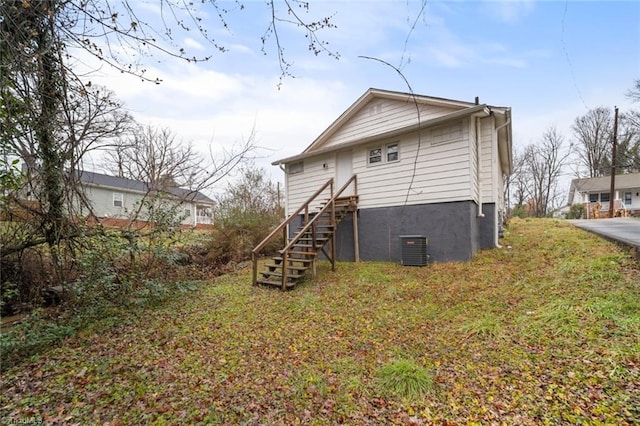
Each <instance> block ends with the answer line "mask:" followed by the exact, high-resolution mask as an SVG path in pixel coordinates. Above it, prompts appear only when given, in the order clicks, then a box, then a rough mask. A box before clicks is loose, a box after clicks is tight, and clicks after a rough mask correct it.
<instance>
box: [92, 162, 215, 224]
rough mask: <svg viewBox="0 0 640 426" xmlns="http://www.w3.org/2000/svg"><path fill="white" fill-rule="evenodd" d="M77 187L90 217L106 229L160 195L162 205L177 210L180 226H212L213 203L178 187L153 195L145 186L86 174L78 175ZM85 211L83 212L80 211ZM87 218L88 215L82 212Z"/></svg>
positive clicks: (199, 194) (124, 179) (206, 198)
mask: <svg viewBox="0 0 640 426" xmlns="http://www.w3.org/2000/svg"><path fill="white" fill-rule="evenodd" d="M79 174H80V176H79V177H80V179H79V180H80V184H81V185H82V187H83V189H84V194H85V196H86V197H87V201H88V202H89V203H90V204H91V206H92V212H91V213H93V215H95V216H96V218H97V219H98V220H99V221H100V222H102V223H104V224H108V225H115V226H117V225H119V224H120V223H126V222H127V221H128V220H129V219H131V218H132V216H133V215H135V212H136V211H138V210H139V207H140V203H141V202H142V201H143V200H144V199H149V198H150V197H153V196H155V195H161V196H162V198H163V200H164V202H167V203H172V204H174V205H175V206H176V207H178V210H179V212H178V214H180V216H181V217H182V218H183V219H182V225H184V226H199V225H212V224H213V207H214V201H213V200H212V199H211V198H209V197H207V196H206V195H204V194H202V193H201V192H198V191H191V190H188V189H185V188H179V187H167V188H165V189H163V190H162V191H155V190H152V188H150V186H149V185H148V184H147V183H146V182H142V181H139V180H134V179H127V178H122V177H117V176H111V175H106V174H102V173H95V172H89V171H82V172H79ZM84 210H86V208H85V209H84ZM140 212H141V213H142V214H140V215H139V218H138V219H136V220H137V221H144V216H145V212H144V209H142V210H140ZM83 213H85V214H88V213H90V212H88V211H83Z"/></svg>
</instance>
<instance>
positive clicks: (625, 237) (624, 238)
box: [570, 217, 640, 252]
mask: <svg viewBox="0 0 640 426" xmlns="http://www.w3.org/2000/svg"><path fill="white" fill-rule="evenodd" d="M570 222H571V223H572V224H574V225H575V226H577V227H578V228H582V229H586V230H587V231H590V232H593V233H595V234H598V235H602V236H603V237H606V238H609V239H612V240H616V241H619V242H621V243H624V244H626V245H628V246H631V247H635V248H636V250H637V251H638V252H640V218H629V217H625V218H621V217H616V218H613V219H590V220H583V219H581V220H570Z"/></svg>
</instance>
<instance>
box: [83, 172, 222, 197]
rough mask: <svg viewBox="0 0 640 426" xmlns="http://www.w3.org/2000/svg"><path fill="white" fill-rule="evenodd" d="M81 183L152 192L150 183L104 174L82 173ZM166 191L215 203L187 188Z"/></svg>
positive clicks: (174, 188) (176, 195)
mask: <svg viewBox="0 0 640 426" xmlns="http://www.w3.org/2000/svg"><path fill="white" fill-rule="evenodd" d="M79 173H80V182H82V183H83V184H85V185H89V186H95V187H102V188H110V189H117V190H121V191H126V192H137V193H143V194H146V193H148V192H150V191H151V187H150V186H149V184H148V183H146V182H142V181H139V180H134V179H127V178H122V177H118V176H111V175H105V174H102V173H95V172H88V171H85V170H83V171H81V172H79ZM164 191H165V192H166V193H168V194H171V195H173V196H175V197H178V198H180V199H184V200H187V201H191V202H194V201H198V202H203V203H210V204H213V203H214V201H213V200H212V199H211V198H209V197H207V196H206V195H204V194H203V193H201V192H199V191H192V190H190V189H186V188H179V187H177V186H171V187H168V188H165V189H164Z"/></svg>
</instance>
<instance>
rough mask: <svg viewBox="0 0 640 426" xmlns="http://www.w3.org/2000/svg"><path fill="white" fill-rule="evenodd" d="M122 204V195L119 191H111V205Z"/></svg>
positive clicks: (118, 205) (117, 205)
mask: <svg viewBox="0 0 640 426" xmlns="http://www.w3.org/2000/svg"><path fill="white" fill-rule="evenodd" d="M123 204H124V197H123V196H122V194H121V193H119V192H114V193H113V207H122V206H123Z"/></svg>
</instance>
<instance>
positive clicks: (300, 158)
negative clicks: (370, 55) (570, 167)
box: [273, 89, 512, 261]
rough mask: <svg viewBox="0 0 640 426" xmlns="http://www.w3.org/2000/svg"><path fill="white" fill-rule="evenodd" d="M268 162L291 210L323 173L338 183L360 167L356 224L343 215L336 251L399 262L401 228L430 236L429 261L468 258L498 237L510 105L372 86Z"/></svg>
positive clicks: (345, 256)
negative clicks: (281, 176)
mask: <svg viewBox="0 0 640 426" xmlns="http://www.w3.org/2000/svg"><path fill="white" fill-rule="evenodd" d="M273 164H274V165H280V166H281V167H283V166H284V167H283V168H284V170H285V187H286V209H287V212H288V214H291V213H293V212H295V211H296V210H297V209H298V208H299V207H300V206H301V205H303V204H304V202H305V201H306V200H307V199H308V198H309V197H310V196H311V195H312V194H313V193H314V192H316V190H318V188H320V187H321V185H322V184H323V183H325V182H326V181H327V180H328V179H330V178H334V179H335V182H336V185H335V187H336V188H339V187H341V186H343V183H345V182H347V181H348V179H349V178H350V177H352V176H353V175H356V179H357V180H356V184H355V185H353V184H352V186H351V187H350V188H349V191H351V192H357V194H356V195H357V196H358V198H357V200H358V201H357V218H356V219H357V226H356V230H355V231H354V227H353V222H352V221H353V219H352V218H349V217H347V218H345V219H344V220H343V221H342V222H341V223H340V225H339V227H338V234H337V236H336V238H335V240H336V246H337V248H336V252H337V258H338V259H339V260H354V259H358V258H359V259H362V260H371V261H400V260H401V248H402V247H401V237H402V236H407V235H420V236H425V237H427V238H428V246H427V252H428V254H429V256H430V259H431V260H434V261H447V260H454V261H464V260H469V259H471V258H472V257H473V256H474V255H475V254H476V252H478V250H480V249H485V248H491V247H495V246H498V238H499V232H500V230H501V226H502V224H503V221H504V214H505V199H504V185H505V176H508V175H509V174H510V173H511V171H512V132H511V109H510V108H508V107H495V106H490V105H487V104H479V103H478V101H477V99H476V102H475V103H473V102H464V101H457V100H451V99H442V98H435V97H429V96H421V95H412V94H408V93H401V92H392V91H387V90H379V89H369V90H367V91H366V92H365V93H364V94H363V95H362V96H361V97H360V98H359V99H358V100H357V101H356V102H355V103H354V104H353V105H351V106H350V107H349V108H348V109H347V110H346V111H345V112H344V113H343V114H342V115H341V116H340V117H338V119H337V120H336V121H335V122H334V123H333V124H331V126H329V128H327V129H326V130H325V131H324V132H323V133H322V134H321V135H320V136H319V137H318V138H317V139H316V140H315V141H313V142H312V143H311V145H309V146H308V147H307V148H306V149H305V150H304V151H303V152H302V153H301V154H299V155H296V156H293V157H289V158H285V159H282V160H279V161H276V162H274V163H273ZM319 206H320V204H316V205H314V206H312V207H314V208H315V207H319ZM301 222H302V217H300V218H299V219H298V221H297V223H298V224H300V223H301ZM293 228H294V227H293V226H292V227H291V229H290V232H293V231H294V229H293ZM354 232H357V236H356V238H357V239H359V242H358V243H357V244H354V242H353V240H354ZM356 250H357V251H358V253H355V251H356ZM358 254H359V256H358Z"/></svg>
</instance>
